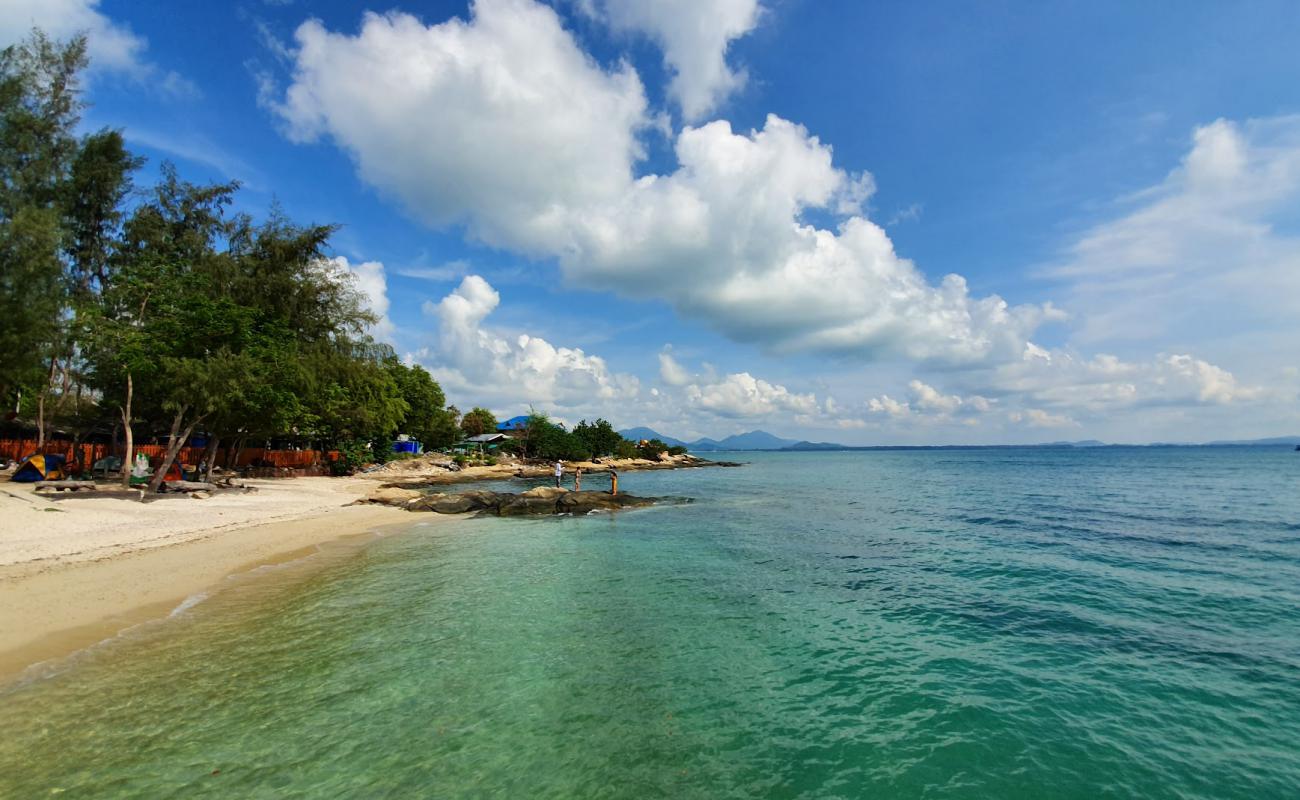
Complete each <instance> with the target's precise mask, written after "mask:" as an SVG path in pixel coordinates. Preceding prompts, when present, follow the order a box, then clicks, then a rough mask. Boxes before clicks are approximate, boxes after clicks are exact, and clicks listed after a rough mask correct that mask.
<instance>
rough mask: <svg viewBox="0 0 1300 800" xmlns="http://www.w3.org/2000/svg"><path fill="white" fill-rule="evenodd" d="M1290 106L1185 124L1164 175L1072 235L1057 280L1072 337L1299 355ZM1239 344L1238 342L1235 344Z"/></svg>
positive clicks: (1296, 163) (1298, 161)
mask: <svg viewBox="0 0 1300 800" xmlns="http://www.w3.org/2000/svg"><path fill="white" fill-rule="evenodd" d="M1298 202H1300V115H1298V116H1288V117H1276V118H1271V119H1256V120H1249V121H1246V122H1244V123H1238V122H1232V121H1229V120H1223V119H1220V120H1217V121H1215V122H1212V123H1210V124H1208V125H1205V126H1203V127H1200V128H1197V129H1196V131H1195V132H1194V133H1193V135H1192V142H1191V147H1190V149H1189V150H1188V151H1187V153H1186V155H1185V156H1184V158H1183V159H1182V162H1181V163H1180V164H1179V165H1178V166H1177V167H1176V168H1175V169H1173V170H1172V171H1171V172H1170V173H1169V174H1168V175H1167V176H1166V177H1165V179H1164V180H1163V181H1162V182H1161V183H1159V184H1157V185H1155V186H1152V187H1150V188H1148V189H1146V190H1144V191H1142V192H1139V193H1137V194H1135V195H1133V196H1132V197H1130V198H1127V199H1126V200H1125V203H1124V205H1126V206H1127V207H1128V211H1127V213H1125V214H1123V215H1122V216H1120V217H1118V218H1116V219H1113V220H1110V221H1107V222H1104V223H1102V224H1099V225H1097V226H1095V227H1093V228H1091V229H1090V230H1088V231H1086V232H1085V233H1083V234H1082V235H1081V236H1080V237H1079V238H1078V239H1077V240H1076V241H1074V243H1073V244H1072V245H1071V246H1070V248H1069V250H1068V251H1067V252H1066V254H1065V256H1064V258H1063V259H1062V261H1061V263H1059V264H1057V265H1055V266H1054V267H1052V268H1051V269H1050V270H1049V271H1048V274H1049V275H1050V276H1052V277H1055V278H1059V279H1063V280H1065V281H1068V282H1069V287H1070V290H1071V292H1072V293H1073V295H1074V296H1073V298H1072V299H1071V300H1070V303H1069V304H1070V306H1071V307H1072V308H1074V309H1078V310H1080V311H1082V312H1084V313H1083V314H1081V319H1082V327H1081V328H1080V330H1079V331H1078V333H1077V335H1076V341H1078V342H1081V343H1098V342H1115V341H1128V342H1131V341H1133V340H1141V339H1149V340H1165V341H1168V340H1174V341H1181V342H1189V343H1194V344H1197V345H1199V346H1200V347H1198V349H1205V348H1208V349H1212V350H1213V351H1214V352H1212V355H1214V356H1216V357H1222V356H1223V354H1224V351H1223V350H1220V349H1219V348H1221V347H1225V346H1226V343H1229V341H1230V340H1233V339H1235V341H1232V342H1231V344H1232V346H1234V347H1237V348H1241V347H1242V346H1243V345H1245V344H1246V341H1245V340H1246V339H1248V340H1249V342H1250V343H1251V344H1253V345H1254V346H1255V347H1256V348H1259V349H1268V350H1273V351H1277V350H1278V349H1279V345H1281V346H1282V348H1283V349H1284V350H1285V351H1286V352H1285V353H1277V355H1286V356H1287V358H1288V360H1294V357H1295V356H1297V355H1300V237H1297V236H1296V235H1295V234H1294V230H1295V224H1296V219H1295V216H1294V209H1295V208H1296V204H1297V203H1298ZM1247 346H1249V345H1247Z"/></svg>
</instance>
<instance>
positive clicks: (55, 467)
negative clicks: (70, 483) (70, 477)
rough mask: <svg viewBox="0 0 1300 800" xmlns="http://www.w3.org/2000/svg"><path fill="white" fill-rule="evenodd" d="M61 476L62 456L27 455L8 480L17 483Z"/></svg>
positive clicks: (52, 479) (57, 478)
mask: <svg viewBox="0 0 1300 800" xmlns="http://www.w3.org/2000/svg"><path fill="white" fill-rule="evenodd" d="M62 477H63V456H56V455H48V454H47V455H43V456H40V455H37V456H28V457H27V458H25V459H23V463H21V464H19V465H18V471H17V472H15V473H14V475H13V477H12V478H10V479H9V480H11V481H18V482H19V483H35V482H36V481H57V480H59V479H60V478H62Z"/></svg>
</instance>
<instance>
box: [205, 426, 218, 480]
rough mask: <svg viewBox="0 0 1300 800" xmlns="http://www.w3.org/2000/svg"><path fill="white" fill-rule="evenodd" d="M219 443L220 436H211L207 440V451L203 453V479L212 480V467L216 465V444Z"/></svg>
mask: <svg viewBox="0 0 1300 800" xmlns="http://www.w3.org/2000/svg"><path fill="white" fill-rule="evenodd" d="M220 443H221V437H220V436H213V437H212V439H211V440H210V441H209V442H208V452H206V453H204V454H203V455H204V458H203V480H205V481H210V480H212V468H213V467H215V466H216V465H217V445H218V444H220Z"/></svg>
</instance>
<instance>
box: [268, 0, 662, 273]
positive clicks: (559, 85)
mask: <svg viewBox="0 0 1300 800" xmlns="http://www.w3.org/2000/svg"><path fill="white" fill-rule="evenodd" d="M472 10H473V18H472V20H471V21H469V22H464V21H461V20H459V19H452V20H449V21H447V22H444V23H442V24H440V25H432V26H427V27H426V26H425V25H423V24H422V23H421V22H420V21H419V20H417V19H416V18H415V17H413V16H411V15H409V14H402V13H397V12H394V13H390V14H386V15H378V14H373V13H367V14H366V15H365V17H364V19H363V20H362V24H361V30H360V32H359V33H358V34H357V35H356V36H348V35H344V34H336V33H331V32H329V31H327V30H326V29H325V27H324V26H323V25H322V24H321V23H320V22H319V21H317V20H310V21H308V22H305V23H303V24H302V25H301V26H300V27H299V28H298V30H297V32H296V34H295V38H296V42H297V46H298V50H297V61H296V67H295V71H294V79H293V83H292V85H291V86H290V87H289V89H288V91H287V94H286V96H285V100H284V102H283V104H282V105H281V106H280V107H279V112H280V114H281V116H282V117H283V118H284V120H285V121H286V122H287V123H288V125H289V134H290V136H291V138H293V139H295V140H297V141H313V140H315V139H317V138H319V137H322V136H329V137H330V138H332V139H333V140H334V141H335V142H336V143H337V144H338V145H339V146H341V147H342V148H344V149H345V150H347V151H348V152H349V153H350V154H351V155H352V157H353V158H354V159H355V161H356V163H357V169H358V170H359V172H360V173H361V175H362V177H363V178H364V179H365V180H366V181H368V182H370V183H372V184H374V185H376V186H379V187H381V188H383V189H384V190H386V191H389V192H391V193H393V194H394V195H395V196H396V197H397V198H399V199H400V200H401V201H402V202H403V203H404V204H405V205H406V206H407V208H409V209H410V210H411V212H412V214H414V215H416V216H418V217H419V218H421V219H423V220H424V221H426V222H429V223H431V224H434V225H446V224H449V223H452V222H464V223H466V224H467V225H468V226H469V230H470V232H471V233H472V234H473V235H475V236H476V237H478V238H480V239H482V240H484V241H487V242H490V243H493V244H498V245H503V246H508V247H511V248H513V249H517V250H524V251H527V252H533V253H542V254H549V253H554V252H556V251H559V250H563V249H564V248H565V247H566V246H567V245H568V242H567V240H566V237H565V236H564V228H565V226H564V224H563V222H564V219H565V217H567V215H568V214H569V213H570V211H569V206H570V202H569V198H582V200H583V201H584V202H587V203H602V202H610V203H612V202H617V201H618V200H619V198H620V197H621V196H622V194H623V193H624V191H625V190H626V187H627V185H628V184H629V182H630V181H631V165H632V164H633V163H634V162H635V161H636V160H637V159H638V158H639V157H640V154H641V145H640V143H639V142H638V141H637V138H636V135H637V132H638V131H639V130H640V129H641V128H642V127H643V126H644V125H646V124H647V121H648V118H647V116H646V101H645V96H644V93H643V91H642V88H641V82H640V80H639V79H638V78H637V76H636V73H635V72H634V71H633V70H632V69H631V68H630V67H627V66H624V67H621V68H620V69H618V70H616V71H613V72H606V71H605V70H603V69H601V68H600V66H599V65H597V64H596V63H595V62H594V61H593V60H592V59H591V58H590V57H588V56H587V54H586V53H584V52H583V51H582V50H581V49H579V48H578V46H577V44H576V43H575V42H574V41H573V39H572V37H571V36H570V35H569V33H568V32H567V31H565V30H564V28H563V27H562V26H561V24H560V20H559V18H558V17H557V16H556V14H555V12H554V11H553V10H551V9H550V8H547V7H546V6H542V5H539V4H537V3H534V2H532V1H531V0H478V2H476V3H474V5H473V6H472ZM376 86H383V87H385V89H384V91H382V92H377V91H375V87H376Z"/></svg>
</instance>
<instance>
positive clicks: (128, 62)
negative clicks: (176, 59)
mask: <svg viewBox="0 0 1300 800" xmlns="http://www.w3.org/2000/svg"><path fill="white" fill-rule="evenodd" d="M32 28H40V29H41V30H43V31H45V33H47V34H49V36H51V37H52V38H54V39H58V40H62V41H66V40H68V39H71V38H72V37H74V36H77V35H79V34H85V35H86V49H87V54H88V55H89V57H90V66H91V69H92V70H95V71H100V72H115V73H119V74H124V75H127V76H128V77H130V78H132V79H134V80H138V81H141V82H145V81H149V82H150V83H151V84H152V85H155V86H158V87H160V88H162V89H163V90H164V91H167V92H170V93H173V94H192V93H194V92H195V91H196V89H195V87H194V85H193V84H191V83H190V82H189V81H187V80H185V79H184V78H182V77H181V76H180V75H178V74H176V73H175V72H169V71H166V70H162V69H159V68H158V67H157V66H156V65H154V64H151V63H150V62H149V61H148V60H146V59H145V50H147V49H148V43H147V42H146V41H145V40H144V38H143V37H141V36H139V35H137V34H136V33H134V32H133V31H132V30H131V29H130V28H129V27H128V26H126V25H123V24H120V23H117V22H114V21H113V20H111V19H109V18H108V17H107V16H106V15H105V14H104V13H103V12H101V11H100V10H99V0H4V2H3V3H0V47H8V46H9V45H11V44H14V43H15V42H18V41H20V40H22V39H23V38H24V37H26V36H27V35H28V34H30V33H31V30H32Z"/></svg>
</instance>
